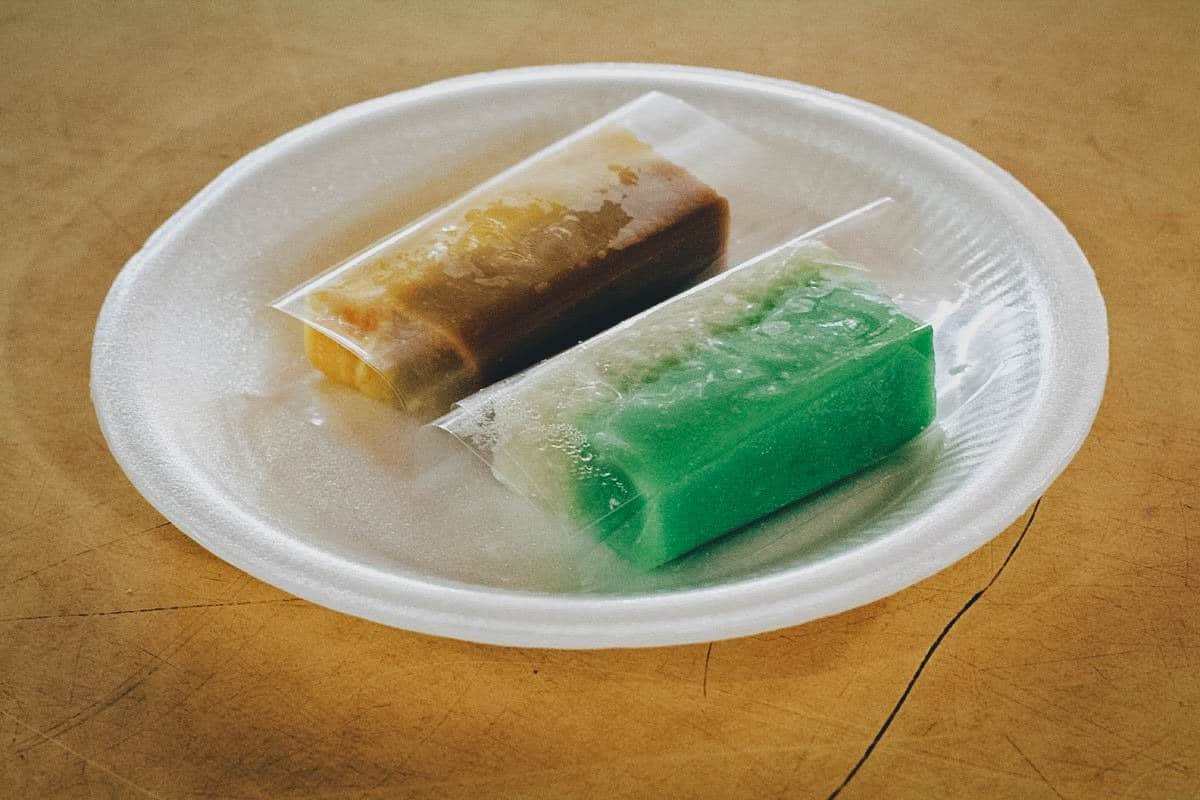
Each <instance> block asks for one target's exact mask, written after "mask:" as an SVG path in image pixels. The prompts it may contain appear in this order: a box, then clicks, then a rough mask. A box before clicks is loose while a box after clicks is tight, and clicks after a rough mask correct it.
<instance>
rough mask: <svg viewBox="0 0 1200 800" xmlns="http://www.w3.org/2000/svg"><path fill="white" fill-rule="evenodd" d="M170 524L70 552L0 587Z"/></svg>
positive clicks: (3, 587)
mask: <svg viewBox="0 0 1200 800" xmlns="http://www.w3.org/2000/svg"><path fill="white" fill-rule="evenodd" d="M170 524H171V523H170V522H160V523H159V524H157V525H151V526H150V527H149V528H144V529H142V530H140V531H134V532H133V533H125V534H122V535H120V536H118V537H116V538H114V539H109V540H108V541H107V542H102V543H100V544H98V545H96V546H95V547H89V548H87V549H86V550H80V551H79V552H78V553H72V554H71V555H69V556H67V557H66V558H62V559H59V560H58V561H55V562H54V563H53V564H47V565H45V566H44V567H38V568H37V569H35V570H31V571H30V572H26V573H25V574H24V575H20V576H18V577H16V578H13V579H12V580H11V581H9V582H8V583H6V584H4V585H3V586H0V589H7V588H8V587H10V586H16V585H17V584H18V583H20V582H21V581H24V580H28V579H29V578H32V577H33V576H34V575H40V574H41V573H43V572H45V571H46V570H48V569H54V568H55V567H57V566H61V565H62V564H65V563H67V562H68V561H70V560H71V559H73V558H79V557H80V556H86V555H87V554H88V553H93V552H95V551H97V550H102V549H104V548H105V547H109V546H111V545H114V544H117V543H118V542H123V541H125V540H126V539H132V538H133V537H134V536H141V535H142V534H143V533H150V532H151V531H156V530H158V529H159V528H165V527H167V526H168V525H170Z"/></svg>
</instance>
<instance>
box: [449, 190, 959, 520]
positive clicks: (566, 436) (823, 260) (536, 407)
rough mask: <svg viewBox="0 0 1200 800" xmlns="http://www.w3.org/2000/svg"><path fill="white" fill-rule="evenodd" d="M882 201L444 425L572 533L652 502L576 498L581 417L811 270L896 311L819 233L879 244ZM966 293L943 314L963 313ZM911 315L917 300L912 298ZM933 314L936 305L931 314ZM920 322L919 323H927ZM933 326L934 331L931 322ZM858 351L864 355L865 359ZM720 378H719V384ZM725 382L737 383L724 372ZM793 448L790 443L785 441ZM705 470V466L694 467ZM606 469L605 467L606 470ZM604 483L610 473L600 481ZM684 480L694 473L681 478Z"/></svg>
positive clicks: (631, 322) (468, 401)
mask: <svg viewBox="0 0 1200 800" xmlns="http://www.w3.org/2000/svg"><path fill="white" fill-rule="evenodd" d="M892 205H893V203H892V200H891V198H880V199H878V200H876V201H874V202H872V203H869V204H867V205H865V206H863V207H862V208H860V209H856V210H855V211H853V212H850V213H848V214H846V215H843V216H842V217H840V218H838V219H835V220H832V221H830V222H829V223H827V224H825V225H822V226H820V227H819V228H817V229H815V230H813V231H808V232H806V233H804V234H801V235H800V236H798V237H796V238H794V239H792V240H790V241H788V242H785V243H784V244H782V245H779V246H778V247H776V248H774V249H772V250H770V251H768V252H766V253H763V254H761V255H759V256H757V257H755V258H752V259H750V260H748V261H746V262H743V263H741V264H738V265H736V266H733V267H731V268H729V269H728V270H726V271H724V272H722V273H720V274H718V275H716V276H713V277H712V278H710V279H709V280H707V281H705V282H704V283H702V284H700V285H698V286H695V287H693V288H691V289H689V290H688V291H686V292H683V293H681V294H679V295H676V296H675V297H672V298H670V299H668V300H666V301H664V302H662V303H660V304H658V305H657V306H655V307H653V308H651V309H648V310H646V311H644V312H643V313H641V314H638V315H637V316H635V317H632V318H630V319H627V320H625V321H624V322H622V323H621V324H619V325H616V326H614V327H613V328H610V329H609V330H607V331H604V332H602V333H600V334H598V335H596V336H594V337H592V338H591V339H589V340H587V341H585V342H582V343H580V344H579V345H576V346H575V347H573V348H571V349H570V350H567V351H565V352H563V353H560V354H558V355H557V356H555V357H553V358H550V359H547V360H546V361H543V362H542V363H540V364H538V365H536V366H534V367H532V368H530V369H528V370H525V371H524V372H522V373H521V374H519V375H516V376H513V377H512V378H509V379H508V380H506V381H503V382H501V383H499V384H496V385H493V386H491V387H488V388H486V389H483V390H481V391H479V392H477V393H475V394H474V395H472V396H471V397H468V398H465V399H463V400H462V401H460V402H458V403H456V404H455V407H454V408H453V409H452V410H451V411H450V413H448V414H446V415H445V416H443V417H442V418H440V419H438V420H436V421H434V422H433V423H432V425H433V426H434V427H435V428H438V429H441V430H444V431H446V432H448V433H450V434H452V435H453V436H454V437H455V438H456V439H457V440H458V441H460V442H462V443H463V444H464V445H465V446H466V447H468V448H469V449H470V450H471V451H472V452H473V453H475V454H476V455H477V456H479V457H480V458H481V459H482V460H483V461H484V462H485V463H486V464H487V465H488V466H489V467H490V468H491V470H492V472H493V474H494V475H495V476H496V478H497V479H498V480H500V482H501V483H503V484H505V485H507V486H509V487H510V488H512V489H513V490H514V491H516V492H517V493H518V494H519V495H521V496H522V497H525V498H527V499H529V500H531V501H533V502H534V503H536V504H537V505H539V506H541V507H542V508H545V509H546V510H548V511H549V512H551V513H553V514H555V515H556V516H557V517H558V518H559V519H561V520H562V522H563V524H564V526H565V527H566V528H567V529H569V530H570V529H587V528H590V527H592V526H594V525H596V524H598V523H600V522H601V521H602V520H603V518H604V517H607V516H609V515H611V514H618V513H620V512H621V510H622V509H623V508H624V507H625V506H626V505H627V504H629V503H632V502H635V501H637V500H639V499H642V498H643V494H642V492H641V490H640V487H638V488H636V490H634V491H630V488H631V487H623V488H624V490H623V491H621V492H620V493H619V496H616V495H614V496H612V497H611V498H610V499H609V502H608V504H607V506H606V508H605V509H604V510H603V511H601V510H599V509H598V508H597V509H594V510H593V511H592V512H590V515H585V516H580V510H579V509H576V508H572V504H571V503H569V502H567V498H569V497H570V496H571V489H570V485H571V482H572V481H573V480H575V477H574V476H575V475H576V473H579V472H581V471H582V472H583V473H586V472H587V471H588V470H589V469H591V468H592V465H590V464H588V463H584V461H583V460H581V459H580V457H579V454H580V453H584V452H587V451H588V450H589V449H590V448H591V446H592V442H591V440H590V439H589V436H588V434H587V433H586V432H584V431H583V430H581V429H580V428H579V427H578V424H577V422H578V420H579V418H580V417H581V416H583V415H584V414H585V413H586V412H587V410H588V409H589V408H594V407H595V406H596V404H597V403H599V404H601V405H603V404H605V403H607V402H611V400H612V399H613V397H615V396H616V395H617V394H618V390H617V389H616V388H614V387H615V386H618V385H620V384H622V383H624V382H627V381H629V380H633V381H634V382H636V381H637V377H636V376H638V375H640V374H645V373H649V372H652V371H653V370H654V369H656V367H657V365H659V364H661V363H663V362H665V361H668V360H670V359H672V358H676V357H680V356H682V355H684V354H685V353H687V352H691V351H693V350H699V351H707V350H710V349H719V348H720V347H721V345H720V342H719V338H714V336H715V335H716V334H715V332H716V331H718V330H720V329H722V328H724V327H726V326H728V325H729V324H731V323H733V322H735V321H736V320H737V319H739V318H740V317H741V316H742V315H743V314H744V313H745V312H746V310H747V309H748V308H753V307H754V305H755V304H756V303H757V302H758V298H760V297H762V296H764V295H765V294H767V293H769V292H770V291H771V290H772V289H773V288H774V287H777V286H779V285H781V283H783V282H788V281H793V280H794V279H795V278H796V277H797V276H799V275H801V274H810V273H819V274H820V276H821V278H822V279H823V280H824V281H825V282H826V284H827V290H832V289H835V288H843V289H846V290H847V291H850V292H853V293H855V294H859V295H862V296H864V297H868V298H870V299H871V300H873V301H875V302H879V303H882V304H884V305H887V306H893V307H896V306H895V305H894V303H895V301H894V300H892V299H891V298H887V297H883V296H882V295H881V294H880V293H879V290H878V288H877V287H876V286H875V285H874V284H873V283H872V282H871V269H870V268H869V267H867V266H866V265H863V264H855V263H850V262H847V261H845V260H844V259H841V258H840V257H839V256H838V255H837V253H835V252H834V251H833V250H831V249H830V248H829V247H828V246H827V245H826V244H825V243H823V242H822V241H820V240H819V239H818V238H816V237H818V236H822V235H823V236H828V237H831V238H832V237H839V238H843V239H844V238H848V237H849V236H853V235H854V231H855V230H857V231H858V234H859V235H860V236H864V238H869V236H867V235H866V234H868V233H869V232H868V231H864V230H863V228H862V226H863V225H864V221H869V220H870V219H871V218H873V217H877V216H878V215H880V214H882V213H884V212H886V211H887V210H888V209H889V208H890V207H891V206H892ZM962 299H963V298H962V296H960V297H959V298H957V299H956V300H955V302H954V303H952V304H951V305H949V306H946V305H943V307H942V308H941V309H940V312H941V313H942V314H945V313H947V312H951V313H952V312H953V310H954V306H955V305H957V303H958V302H961V301H962ZM903 302H904V305H905V307H906V309H907V310H908V311H909V313H910V314H913V316H914V317H916V314H915V313H914V312H913V311H912V308H913V306H914V305H916V304H915V303H914V298H912V297H906V298H904V299H903ZM923 310H924V311H929V310H930V309H928V308H925V309H923ZM917 319H918V322H919V321H920V320H919V317H918V318H917ZM926 327H928V326H927V325H926ZM858 355H860V356H861V355H862V353H859V354H858ZM710 379H711V378H710ZM716 380H718V381H720V380H736V378H729V377H722V376H717V377H716ZM781 445H782V446H783V447H786V446H787V443H786V442H784V443H781ZM694 468H695V469H697V470H703V469H704V464H703V463H702V462H699V463H696V464H694ZM597 469H598V467H597ZM595 477H601V476H599V475H597V476H595ZM679 477H680V478H681V479H682V478H684V477H686V476H682V475H681V476H679Z"/></svg>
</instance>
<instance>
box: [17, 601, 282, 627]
mask: <svg viewBox="0 0 1200 800" xmlns="http://www.w3.org/2000/svg"><path fill="white" fill-rule="evenodd" d="M299 602H302V599H301V598H299V597H282V598H272V599H270V600H239V601H237V602H232V603H188V604H184V605H178V606H154V607H152V608H123V609H117V610H115V611H80V612H72V613H67V614H37V615H34V616H28V617H6V618H4V619H0V622H30V621H33V620H40V619H71V618H75V617H115V616H120V615H121V614H150V613H153V612H157V611H182V610H185V609H193V608H232V607H234V606H261V605H268V604H271V603H299Z"/></svg>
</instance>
